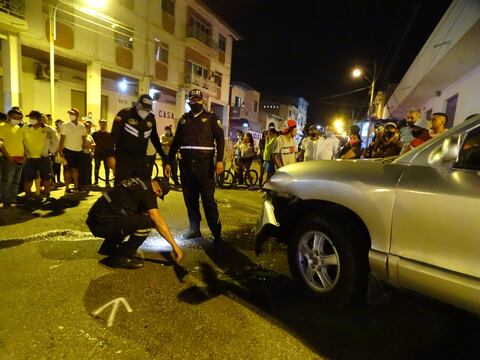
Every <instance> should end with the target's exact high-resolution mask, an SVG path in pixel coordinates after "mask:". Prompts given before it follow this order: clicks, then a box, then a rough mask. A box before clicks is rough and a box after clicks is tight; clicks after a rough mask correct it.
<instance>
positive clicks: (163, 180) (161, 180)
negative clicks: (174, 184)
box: [153, 176, 170, 200]
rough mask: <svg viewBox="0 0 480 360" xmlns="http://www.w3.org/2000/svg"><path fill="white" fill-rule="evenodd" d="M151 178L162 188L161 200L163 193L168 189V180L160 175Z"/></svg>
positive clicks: (165, 193) (166, 192)
mask: <svg viewBox="0 0 480 360" xmlns="http://www.w3.org/2000/svg"><path fill="white" fill-rule="evenodd" d="M153 180H155V181H156V182H158V185H160V189H162V195H160V199H162V200H163V198H164V197H165V195H167V194H168V192H169V191H170V182H169V181H168V178H165V177H160V176H157V177H156V178H155V179H153Z"/></svg>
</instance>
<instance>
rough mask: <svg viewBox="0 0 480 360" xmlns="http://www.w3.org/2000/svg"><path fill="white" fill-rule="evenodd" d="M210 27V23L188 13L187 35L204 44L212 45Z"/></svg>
mask: <svg viewBox="0 0 480 360" xmlns="http://www.w3.org/2000/svg"><path fill="white" fill-rule="evenodd" d="M211 34H212V28H211V27H210V25H207V24H205V23H203V22H202V21H200V20H198V19H197V18H196V17H195V16H193V15H190V19H189V20H188V29H187V35H188V36H191V37H194V38H196V39H198V40H200V41H201V42H203V43H204V44H206V45H208V46H211V45H212V35H211Z"/></svg>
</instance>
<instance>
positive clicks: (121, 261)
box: [110, 256, 143, 269]
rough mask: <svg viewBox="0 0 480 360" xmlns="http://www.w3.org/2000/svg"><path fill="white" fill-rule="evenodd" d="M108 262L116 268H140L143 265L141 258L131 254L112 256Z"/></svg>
mask: <svg viewBox="0 0 480 360" xmlns="http://www.w3.org/2000/svg"><path fill="white" fill-rule="evenodd" d="M110 264H111V266H112V267H116V268H117V267H118V268H124V269H140V268H141V267H143V260H142V259H137V258H134V257H131V256H112V258H111V259H110Z"/></svg>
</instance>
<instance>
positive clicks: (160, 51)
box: [155, 40, 168, 64]
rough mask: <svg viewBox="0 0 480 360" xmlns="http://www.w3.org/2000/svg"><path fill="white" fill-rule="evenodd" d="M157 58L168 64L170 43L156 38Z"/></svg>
mask: <svg viewBox="0 0 480 360" xmlns="http://www.w3.org/2000/svg"><path fill="white" fill-rule="evenodd" d="M155 60H157V61H159V62H163V63H165V64H168V44H167V43H164V42H163V41H159V40H155Z"/></svg>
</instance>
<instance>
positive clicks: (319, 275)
mask: <svg viewBox="0 0 480 360" xmlns="http://www.w3.org/2000/svg"><path fill="white" fill-rule="evenodd" d="M297 266H298V269H299V270H300V273H301V274H302V277H303V279H304V280H305V282H306V284H307V285H308V286H309V287H310V288H311V289H313V290H314V291H316V292H328V291H330V290H332V289H333V288H334V287H335V285H336V284H337V282H338V279H339V277H340V257H339V256H338V251H337V249H336V248H335V246H334V245H333V243H332V241H331V240H330V238H329V237H328V236H327V235H326V234H325V233H323V232H321V231H309V232H306V233H305V234H303V236H302V237H301V239H300V241H299V243H298V247H297Z"/></svg>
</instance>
